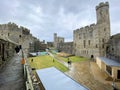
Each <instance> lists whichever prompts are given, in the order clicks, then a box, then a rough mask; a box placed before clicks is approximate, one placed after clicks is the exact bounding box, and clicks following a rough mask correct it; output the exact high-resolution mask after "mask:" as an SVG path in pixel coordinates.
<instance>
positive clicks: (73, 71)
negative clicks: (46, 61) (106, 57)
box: [66, 61, 113, 90]
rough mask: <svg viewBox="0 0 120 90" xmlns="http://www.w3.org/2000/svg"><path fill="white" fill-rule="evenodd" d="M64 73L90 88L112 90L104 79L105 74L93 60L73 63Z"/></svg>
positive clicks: (91, 89) (93, 89)
mask: <svg viewBox="0 0 120 90" xmlns="http://www.w3.org/2000/svg"><path fill="white" fill-rule="evenodd" d="M66 74H67V75H68V76H70V77H71V78H73V79H74V80H76V81H77V82H79V83H81V84H82V85H84V86H86V87H88V88H89V89H90V90H113V88H112V86H111V84H110V82H107V81H105V78H107V75H106V74H105V73H103V72H102V71H100V69H99V68H98V67H97V65H96V63H95V62H90V61H83V62H79V63H73V64H72V66H71V67H70V70H69V71H68V72H66ZM96 75H97V76H96Z"/></svg>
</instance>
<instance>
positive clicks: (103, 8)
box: [96, 2, 110, 24]
mask: <svg viewBox="0 0 120 90" xmlns="http://www.w3.org/2000/svg"><path fill="white" fill-rule="evenodd" d="M96 15H97V23H98V24H101V23H108V24H110V18H109V3H108V2H105V3H104V2H101V3H100V4H99V5H98V6H96Z"/></svg>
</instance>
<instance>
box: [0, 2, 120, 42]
mask: <svg viewBox="0 0 120 90" xmlns="http://www.w3.org/2000/svg"><path fill="white" fill-rule="evenodd" d="M101 1H106V0H2V1H1V3H0V11H1V15H0V18H1V19H0V23H6V22H9V21H13V22H15V23H17V24H18V25H22V26H25V27H27V28H29V29H30V30H31V33H32V34H33V35H34V36H36V37H38V38H39V39H40V40H43V39H44V40H47V41H52V40H53V33H55V32H56V33H58V34H59V36H63V37H65V38H66V39H67V40H73V30H74V29H77V28H80V27H82V26H86V25H89V24H92V23H96V12H95V6H96V5H98V4H99V3H100V2H101ZM109 3H110V18H111V31H112V33H114V34H115V33H117V32H120V31H119V30H120V29H119V28H120V26H119V23H120V22H119V20H120V17H119V16H120V15H119V13H117V12H119V11H118V10H119V6H120V5H119V0H114V1H112V0H109ZM113 23H114V24H113ZM116 29H117V30H118V29H119V30H118V31H116Z"/></svg>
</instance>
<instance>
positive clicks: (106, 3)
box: [96, 2, 109, 10]
mask: <svg viewBox="0 0 120 90" xmlns="http://www.w3.org/2000/svg"><path fill="white" fill-rule="evenodd" d="M104 6H108V7H109V3H108V2H105V3H104V2H101V3H100V4H99V5H98V6H96V10H98V9H99V8H101V7H104Z"/></svg>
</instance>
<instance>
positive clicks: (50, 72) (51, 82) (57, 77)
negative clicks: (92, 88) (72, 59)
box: [36, 67, 89, 90]
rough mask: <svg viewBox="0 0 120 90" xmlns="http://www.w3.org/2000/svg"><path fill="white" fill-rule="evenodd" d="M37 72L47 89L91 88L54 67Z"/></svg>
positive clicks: (82, 89)
mask: <svg viewBox="0 0 120 90" xmlns="http://www.w3.org/2000/svg"><path fill="white" fill-rule="evenodd" d="M36 72H37V75H38V77H39V79H40V80H41V82H42V84H43V86H44V88H45V90H89V89H87V88H85V87H84V86H82V85H80V84H79V83H77V82H76V81H74V80H73V79H71V78H70V77H68V76H67V75H65V74H64V73H62V72H60V71H59V70H57V69H56V68H54V67H51V68H46V69H41V70H36Z"/></svg>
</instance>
